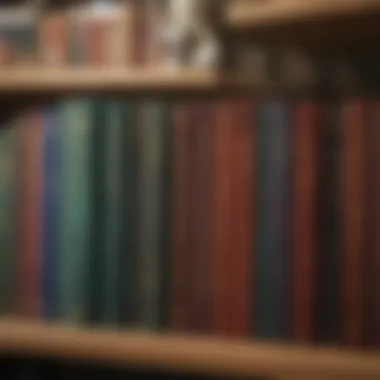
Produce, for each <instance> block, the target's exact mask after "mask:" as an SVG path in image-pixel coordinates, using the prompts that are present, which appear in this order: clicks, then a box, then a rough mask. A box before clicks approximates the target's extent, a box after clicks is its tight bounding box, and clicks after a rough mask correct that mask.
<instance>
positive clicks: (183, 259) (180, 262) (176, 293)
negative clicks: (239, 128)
mask: <svg viewBox="0 0 380 380" xmlns="http://www.w3.org/2000/svg"><path fill="white" fill-rule="evenodd" d="M173 149H174V151H173V165H174V167H173V231H172V236H173V261H172V269H173V270H172V275H173V278H172V297H171V326H172V328H173V329H174V330H188V329H189V327H190V326H191V308H190V306H191V302H190V301H191V296H192V288H191V282H192V262H191V252H192V241H191V236H190V222H191V213H190V202H189V200H190V196H191V192H190V189H191V183H190V179H191V177H190V173H191V165H190V164H191V161H190V158H191V157H190V155H191V107H190V106H189V105H188V104H176V105H174V106H173Z"/></svg>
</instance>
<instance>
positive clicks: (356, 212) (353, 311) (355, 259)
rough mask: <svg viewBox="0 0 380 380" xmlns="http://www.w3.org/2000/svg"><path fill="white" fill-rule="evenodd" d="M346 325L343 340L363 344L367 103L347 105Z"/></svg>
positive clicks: (344, 196)
mask: <svg viewBox="0 0 380 380" xmlns="http://www.w3.org/2000/svg"><path fill="white" fill-rule="evenodd" d="M342 114H343V115H342V116H343V138H344V148H343V157H342V176H343V186H342V201H343V218H342V220H343V263H342V274H343V276H342V280H343V284H342V318H343V321H342V328H343V331H342V333H343V342H344V343H345V344H348V345H360V344H362V343H363V338H364V336H363V302H364V293H363V281H364V278H363V274H364V248H365V229H364V227H365V219H364V218H365V186H364V184H365V103H364V102H363V101H361V100H355V99H354V100H349V101H347V102H345V103H344V104H343V108H342Z"/></svg>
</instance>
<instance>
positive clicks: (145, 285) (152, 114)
mask: <svg viewBox="0 0 380 380" xmlns="http://www.w3.org/2000/svg"><path fill="white" fill-rule="evenodd" d="M160 107H161V104H159V103H145V104H144V105H142V106H141V109H140V110H141V113H142V114H141V118H142V120H141V122H140V123H139V140H140V144H139V146H140V149H139V162H140V165H139V194H140V207H139V209H140V210H139V226H140V227H139V254H138V256H139V262H140V264H139V268H140V305H141V307H140V310H141V320H142V323H143V325H144V326H146V327H150V328H154V327H157V326H158V324H159V307H160V305H159V304H158V301H159V300H160V294H159V293H160V288H161V287H160V284H161V273H160V271H159V268H160V259H161V258H160V253H161V252H160V235H159V233H160V224H161V223H162V215H161V211H162V209H161V207H160V206H161V205H160V198H161V194H160V191H161V188H162V187H161V178H162V168H163V150H162V149H163V141H162V137H163V135H162V132H163V126H162V117H161V111H160Z"/></svg>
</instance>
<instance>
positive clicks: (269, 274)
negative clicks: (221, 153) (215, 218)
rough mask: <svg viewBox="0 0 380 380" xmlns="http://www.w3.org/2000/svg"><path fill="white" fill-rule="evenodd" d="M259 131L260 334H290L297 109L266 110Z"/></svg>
mask: <svg viewBox="0 0 380 380" xmlns="http://www.w3.org/2000/svg"><path fill="white" fill-rule="evenodd" d="M259 120H260V121H259V126H258V133H259V135H258V139H259V142H258V160H259V162H258V181H259V182H258V184H259V185H258V186H259V187H258V223H259V225H258V232H257V233H258V235H257V253H256V260H255V264H254V265H255V273H254V277H255V285H254V286H255V290H256V295H255V297H256V299H255V306H254V310H255V314H254V315H253V325H254V333H255V335H257V336H258V337H260V338H267V339H272V338H273V339H281V338H287V337H289V335H290V299H291V298H290V297H291V292H290V285H291V283H290V239H291V235H290V224H289V222H288V221H289V220H290V218H291V207H292V205H291V192H290V190H291V176H290V173H291V151H292V146H291V128H292V124H291V120H292V119H291V110H290V108H289V105H288V104H285V103H282V102H280V101H271V102H268V103H265V104H263V105H262V108H261V110H260V119H259Z"/></svg>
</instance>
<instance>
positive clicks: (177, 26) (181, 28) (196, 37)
mask: <svg viewBox="0 0 380 380" xmlns="http://www.w3.org/2000/svg"><path fill="white" fill-rule="evenodd" d="M212 3H213V0H169V7H168V25H166V26H164V30H163V41H164V46H165V47H166V52H167V56H168V57H167V58H168V64H169V66H171V67H215V66H216V65H217V64H218V62H219V58H220V44H219V40H218V38H217V36H216V33H215V30H214V28H213V20H210V14H211V12H210V9H211V8H210V7H211V6H212Z"/></svg>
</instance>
